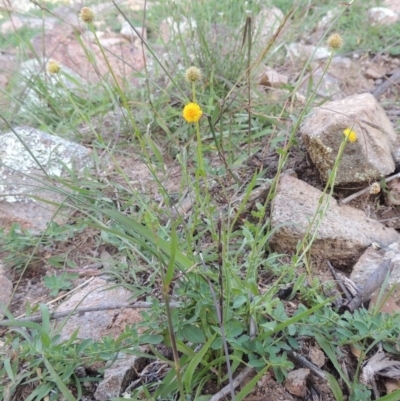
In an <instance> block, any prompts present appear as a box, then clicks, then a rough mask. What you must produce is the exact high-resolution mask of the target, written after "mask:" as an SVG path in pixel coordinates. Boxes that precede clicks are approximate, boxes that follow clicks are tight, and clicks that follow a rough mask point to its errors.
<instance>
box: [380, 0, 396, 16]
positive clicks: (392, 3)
mask: <svg viewBox="0 0 400 401" xmlns="http://www.w3.org/2000/svg"><path fill="white" fill-rule="evenodd" d="M382 5H383V6H384V7H386V8H389V9H390V10H391V11H393V12H395V13H396V14H398V15H400V2H399V0H383V3H382Z"/></svg>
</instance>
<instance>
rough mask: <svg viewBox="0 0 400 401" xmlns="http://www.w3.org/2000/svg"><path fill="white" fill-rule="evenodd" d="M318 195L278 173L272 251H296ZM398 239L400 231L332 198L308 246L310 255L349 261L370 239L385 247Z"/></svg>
mask: <svg viewBox="0 0 400 401" xmlns="http://www.w3.org/2000/svg"><path fill="white" fill-rule="evenodd" d="M321 195H322V192H321V191H319V190H318V189H316V188H314V187H312V186H311V185H308V184H306V183H305V182H303V181H301V180H298V179H296V178H293V177H290V176H289V175H282V176H281V178H280V182H279V185H278V190H277V194H276V196H275V199H274V201H273V207H272V215H271V226H272V230H273V232H274V235H273V236H272V238H271V240H270V245H271V246H272V248H273V249H274V250H275V251H277V252H285V253H293V252H294V251H295V249H296V245H297V244H298V242H299V241H300V240H302V239H303V238H304V235H305V234H306V232H307V227H308V224H309V221H310V220H311V219H312V217H313V216H314V214H315V212H316V211H317V209H318V206H319V201H320V198H321ZM311 234H313V230H311ZM399 240H400V234H399V233H398V232H397V231H396V230H394V229H391V228H386V227H385V226H383V225H382V224H380V223H379V222H377V221H375V220H373V219H370V218H368V217H367V216H366V214H365V213H364V212H363V211H361V210H358V209H354V208H352V207H350V206H348V205H344V206H339V205H338V204H337V202H336V200H335V199H333V198H331V199H330V206H329V209H328V210H327V212H326V214H325V216H324V219H323V222H322V224H321V225H320V227H319V230H318V233H317V235H316V238H315V241H314V242H313V245H312V247H311V254H312V255H317V256H320V257H323V258H326V259H329V260H331V261H335V262H337V263H339V264H347V263H348V261H349V260H355V259H358V258H359V256H360V254H361V253H362V252H364V250H365V249H366V248H367V247H368V246H370V245H371V243H373V242H376V243H378V244H379V245H381V246H388V245H389V244H391V243H393V242H395V241H399Z"/></svg>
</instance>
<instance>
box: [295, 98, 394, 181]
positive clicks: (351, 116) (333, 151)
mask: <svg viewBox="0 0 400 401" xmlns="http://www.w3.org/2000/svg"><path fill="white" fill-rule="evenodd" d="M346 128H351V129H352V130H353V131H355V132H356V134H357V141H356V142H354V143H350V142H348V143H347V145H346V148H345V150H344V152H343V156H342V159H341V163H340V167H339V169H338V173H337V176H336V181H335V184H348V183H363V184H364V183H366V182H368V181H375V180H377V179H380V178H381V177H383V176H386V175H388V174H390V173H392V172H393V171H394V170H395V161H399V160H400V147H399V145H398V143H399V137H398V135H397V134H396V132H395V131H394V129H393V127H392V124H391V122H390V120H389V118H388V117H387V115H386V113H385V111H384V110H383V109H382V107H381V106H380V105H379V104H378V102H377V101H376V99H375V98H374V97H373V96H372V95H371V94H369V93H364V94H361V95H354V96H349V97H346V98H345V99H342V100H337V101H332V102H327V103H325V104H324V106H323V107H317V108H314V109H313V111H312V113H311V114H310V115H309V116H308V117H307V118H306V119H305V120H304V122H303V124H302V126H301V133H302V137H303V140H304V144H305V145H306V147H307V151H308V153H309V155H310V157H311V159H312V161H313V162H314V164H315V166H316V167H317V169H318V171H319V172H320V174H321V176H322V178H323V180H324V181H325V182H326V181H327V180H328V176H329V171H330V170H331V169H332V167H333V165H334V162H335V159H336V156H337V152H338V149H339V146H340V144H341V143H342V141H343V131H344V130H345V129H346Z"/></svg>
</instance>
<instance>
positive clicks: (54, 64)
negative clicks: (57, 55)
mask: <svg viewBox="0 0 400 401" xmlns="http://www.w3.org/2000/svg"><path fill="white" fill-rule="evenodd" d="M46 69H47V72H48V73H49V74H58V73H59V72H60V70H61V64H60V63H59V62H58V61H57V60H52V59H51V60H49V62H48V63H47V66H46Z"/></svg>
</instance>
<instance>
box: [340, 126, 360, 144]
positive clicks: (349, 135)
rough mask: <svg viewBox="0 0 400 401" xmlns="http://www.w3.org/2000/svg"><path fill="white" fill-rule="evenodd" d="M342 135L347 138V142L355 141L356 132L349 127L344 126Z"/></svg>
mask: <svg viewBox="0 0 400 401" xmlns="http://www.w3.org/2000/svg"><path fill="white" fill-rule="evenodd" d="M343 135H344V136H345V137H346V138H347V139H348V141H349V142H352V143H353V142H355V141H356V140H357V134H356V133H355V132H354V131H353V130H352V129H350V128H346V129H345V130H344V131H343Z"/></svg>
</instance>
